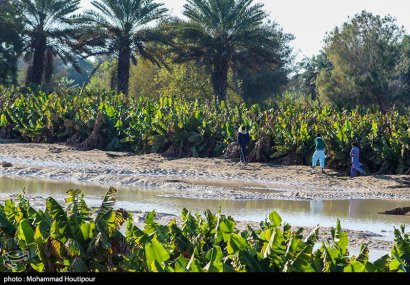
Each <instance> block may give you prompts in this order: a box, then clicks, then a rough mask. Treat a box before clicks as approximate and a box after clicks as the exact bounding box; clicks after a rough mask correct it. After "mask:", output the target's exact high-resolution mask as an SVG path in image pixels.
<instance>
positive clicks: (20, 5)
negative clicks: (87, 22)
mask: <svg viewBox="0 0 410 285" xmlns="http://www.w3.org/2000/svg"><path fill="white" fill-rule="evenodd" d="M12 3H13V7H14V9H15V10H16V14H17V15H20V16H21V22H22V25H23V29H22V31H21V33H20V37H21V39H22V40H23V50H22V51H23V53H24V59H25V60H26V61H27V62H29V68H28V70H27V78H26V84H27V85H31V84H34V85H37V86H40V85H42V84H45V85H46V86H49V85H50V82H51V78H52V74H53V67H54V65H53V61H54V59H55V58H60V59H61V60H62V61H63V62H64V63H65V64H71V65H72V66H73V67H74V68H76V69H78V66H77V65H76V60H75V56H74V54H75V52H76V51H77V49H76V42H75V39H76V37H77V36H78V32H79V24H80V23H81V19H80V16H78V15H73V13H74V12H75V11H76V10H78V9H79V5H80V0H65V1H57V0H41V1H34V0H13V1H12ZM78 71H80V70H79V69H78Z"/></svg>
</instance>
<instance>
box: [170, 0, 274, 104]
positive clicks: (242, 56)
mask: <svg viewBox="0 0 410 285" xmlns="http://www.w3.org/2000/svg"><path fill="white" fill-rule="evenodd" d="M187 2H188V3H187V4H185V5H184V8H185V11H184V12H183V14H184V15H185V16H186V17H188V19H189V21H188V22H185V23H184V24H183V25H182V26H181V27H180V28H179V29H178V32H177V43H178V44H179V47H178V49H177V53H178V56H177V58H176V59H175V61H176V62H185V61H191V60H195V61H196V62H197V63H198V64H200V65H203V66H205V67H206V68H207V69H208V70H209V71H210V73H211V81H212V84H213V89H214V93H215V98H216V100H217V101H220V100H225V99H226V94H227V87H228V71H229V70H230V69H231V70H232V71H233V72H234V74H236V72H237V71H239V70H260V69H264V68H269V67H272V66H273V65H275V63H276V55H275V52H276V50H277V49H276V48H275V47H276V36H275V33H274V31H273V30H272V29H269V28H268V26H267V25H265V24H264V23H263V21H264V20H265V18H266V17H267V14H266V13H265V12H264V11H263V10H262V7H263V4H255V5H253V3H252V2H253V1H252V0H187Z"/></svg>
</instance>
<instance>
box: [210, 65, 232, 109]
mask: <svg viewBox="0 0 410 285" xmlns="http://www.w3.org/2000/svg"><path fill="white" fill-rule="evenodd" d="M211 79H212V86H213V89H214V93H215V99H216V101H217V103H219V102H221V101H222V100H226V93H227V89H228V61H227V60H226V59H225V58H221V59H219V60H217V62H216V63H215V64H214V67H213V70H212V78H211Z"/></svg>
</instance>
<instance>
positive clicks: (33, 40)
mask: <svg viewBox="0 0 410 285" xmlns="http://www.w3.org/2000/svg"><path fill="white" fill-rule="evenodd" d="M91 4H92V7H93V8H92V9H90V10H85V11H80V10H79V8H80V1H79V0H64V1H57V0H5V1H3V2H2V3H0V84H5V85H8V84H11V85H16V84H18V79H17V78H18V73H19V72H21V71H19V70H18V67H19V64H18V63H19V61H23V62H25V63H26V66H27V67H26V76H25V83H24V84H25V85H26V86H40V87H42V88H44V89H46V90H51V89H52V86H51V85H52V78H53V73H55V71H56V67H57V66H58V64H60V65H67V66H68V68H66V70H72V69H75V70H77V71H78V72H80V73H81V72H82V73H86V74H87V76H88V77H90V78H91V76H90V75H93V74H95V73H96V72H98V70H97V69H99V68H102V67H104V65H106V63H107V62H108V61H109V62H111V69H110V70H111V71H112V74H111V79H112V80H111V81H112V82H111V83H112V84H111V86H110V87H111V88H113V89H116V90H117V91H118V92H122V93H124V94H128V93H129V91H130V81H133V80H134V81H137V82H139V85H138V86H141V80H143V79H144V76H145V74H146V70H145V71H144V72H141V70H140V72H139V73H135V74H133V72H132V70H133V66H141V63H147V62H148V63H149V64H150V66H151V70H154V69H155V72H156V74H157V75H158V72H160V71H159V70H170V71H171V70H172V71H173V72H174V71H175V70H176V71H178V70H179V71H181V66H182V68H183V69H184V70H183V71H181V72H180V74H179V75H178V73H176V75H175V78H172V76H173V73H172V74H171V79H169V78H167V80H179V81H178V82H179V83H180V82H184V81H187V82H189V84H187V83H186V82H185V84H187V85H188V87H187V88H186V89H185V90H189V89H191V90H192V92H193V93H194V94H197V93H198V94H203V93H211V94H212V96H213V97H214V99H215V100H216V101H222V100H226V99H227V94H229V92H231V93H235V94H237V95H239V96H240V97H242V99H243V100H245V101H249V102H255V101H256V102H260V101H262V100H265V99H273V98H276V97H277V96H281V95H280V94H283V93H284V91H289V92H290V93H292V94H294V95H293V96H296V97H298V98H304V99H306V100H311V101H315V102H317V103H318V104H330V105H334V106H340V107H355V106H357V105H376V106H379V107H380V108H381V109H382V110H385V109H387V108H389V107H391V106H392V105H399V106H403V105H404V106H406V105H408V104H409V101H410V95H409V93H410V89H409V86H410V37H409V35H407V34H406V32H405V30H404V29H403V28H402V27H399V26H398V24H397V22H396V20H395V19H394V18H393V17H392V16H385V17H381V16H378V15H373V14H371V13H369V12H367V11H362V12H361V13H358V14H356V15H354V16H353V17H351V18H349V19H347V21H346V22H345V23H344V24H343V25H342V26H341V27H335V28H334V29H333V30H332V31H330V32H329V33H327V34H326V35H325V39H324V46H323V49H322V50H321V52H320V53H319V54H318V55H315V56H313V57H311V58H305V59H304V60H302V61H301V62H300V63H297V64H295V63H294V55H295V54H294V52H293V50H292V48H291V47H290V42H291V41H292V40H293V39H294V36H293V35H291V34H288V33H285V32H284V31H283V30H282V29H281V28H280V26H279V24H278V23H276V22H275V21H272V20H270V19H269V15H268V14H267V13H266V12H265V11H264V9H263V5H262V4H258V3H254V1H252V0H186V3H185V5H184V11H183V15H184V19H181V18H177V17H173V16H171V15H169V14H168V10H167V9H166V8H165V7H164V5H163V4H162V3H159V2H156V1H154V0H120V1H114V0H93V1H91ZM90 58H93V59H99V60H96V62H98V64H97V63H94V64H91V65H92V67H90V61H89V60H88V61H87V59H90ZM84 62H87V64H88V65H87V64H84ZM187 69H190V70H192V72H191V73H189V72H188V73H189V74H195V76H188V75H187V74H188V73H187ZM198 74H199V75H198ZM137 76H140V77H141V80H139V78H134V77H137ZM178 76H180V78H178ZM90 78H87V80H86V81H87V82H88V81H89V79H90ZM149 81H154V80H149ZM87 82H84V83H87ZM204 82H209V85H210V86H209V87H208V89H210V91H206V92H203V91H201V92H195V90H197V89H198V88H202V89H203V84H204ZM179 83H178V84H177V85H179ZM174 85H175V84H174ZM182 85H183V84H182ZM198 86H200V87H198ZM131 88H134V89H135V86H131ZM152 89H153V88H151V89H148V90H152ZM171 89H172V88H171ZM173 90H176V92H178V91H179V90H180V89H179V88H175V89H173ZM289 92H288V93H289ZM175 95H177V94H175ZM275 96H276V97H275Z"/></svg>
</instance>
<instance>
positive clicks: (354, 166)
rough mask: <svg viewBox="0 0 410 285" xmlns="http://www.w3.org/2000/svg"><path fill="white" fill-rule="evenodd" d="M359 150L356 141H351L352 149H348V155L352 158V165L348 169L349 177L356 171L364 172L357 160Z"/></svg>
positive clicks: (354, 174) (355, 173)
mask: <svg viewBox="0 0 410 285" xmlns="http://www.w3.org/2000/svg"><path fill="white" fill-rule="evenodd" d="M359 155H360V150H359V147H358V145H357V142H352V150H351V151H350V157H351V158H352V167H351V169H350V177H351V178H353V177H355V176H356V175H357V172H360V174H363V173H364V170H363V168H362V164H361V163H360V162H359Z"/></svg>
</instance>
